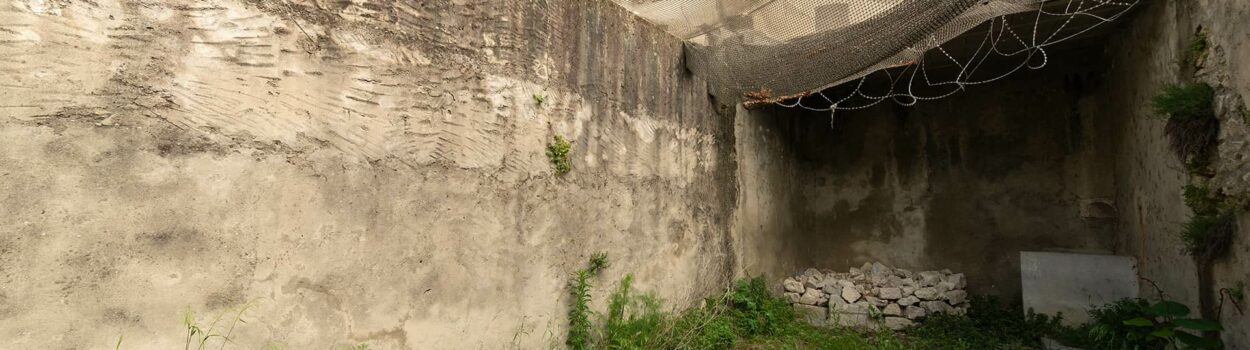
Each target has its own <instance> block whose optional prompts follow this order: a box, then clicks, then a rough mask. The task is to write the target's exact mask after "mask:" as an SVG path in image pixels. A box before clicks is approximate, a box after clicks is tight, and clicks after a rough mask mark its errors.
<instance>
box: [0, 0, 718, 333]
mask: <svg viewBox="0 0 1250 350" xmlns="http://www.w3.org/2000/svg"><path fill="white" fill-rule="evenodd" d="M680 52H681V48H680V43H679V42H677V41H675V40H673V39H671V38H669V37H668V36H666V35H665V34H663V33H662V32H661V31H659V30H657V29H655V28H652V27H650V26H649V25H646V24H644V23H642V22H640V21H639V20H637V19H635V18H634V17H632V16H631V15H629V14H628V13H626V12H625V11H623V10H621V9H619V8H617V7H616V6H615V5H613V4H611V3H609V2H607V1H589V2H583V1H578V2H560V1H556V2H550V3H547V2H531V1H471V0H456V1H423V2H409V1H401V2H391V1H386V2H381V1H378V2H375V1H354V2H337V1H264V2H260V1H257V2H248V3H242V2H238V1H231V0H215V1H177V0H175V1H162V2H150V1H137V0H102V1H42V0H25V1H6V2H4V3H0V137H3V139H4V140H5V142H3V143H0V179H2V180H0V232H3V235H0V337H3V338H4V339H5V342H6V345H5V346H11V347H15V348H49V347H51V348H97V347H105V346H109V347H111V345H112V344H113V343H114V342H115V341H116V339H117V337H118V336H123V335H124V336H125V343H124V346H123V348H126V349H168V348H173V347H177V346H180V344H181V343H182V336H183V333H182V332H183V331H184V330H183V329H182V328H181V327H182V326H181V325H180V320H181V312H182V311H183V310H185V309H191V310H195V311H197V312H198V315H199V321H200V322H201V323H204V324H207V323H208V322H209V321H210V320H211V318H212V317H213V316H216V315H218V314H221V313H223V312H225V311H226V310H228V309H229V308H231V307H236V306H238V305H242V304H245V303H248V302H251V303H252V305H253V307H252V309H250V311H249V312H248V313H247V314H248V315H249V316H248V317H247V320H248V323H247V325H246V326H243V327H240V328H239V329H237V330H236V334H235V335H236V343H237V344H242V345H244V346H246V347H248V348H252V347H258V346H262V345H264V344H266V343H273V344H278V345H282V346H285V347H286V348H292V349H296V348H313V347H316V348H323V347H328V346H333V345H336V344H340V345H346V344H356V343H366V344H369V345H371V346H372V348H375V349H404V348H409V349H432V348H442V349H452V348H500V347H508V346H515V347H519V348H542V347H546V346H549V345H552V344H558V343H559V342H560V341H561V338H562V335H563V327H564V317H563V314H564V307H563V305H564V303H565V302H566V301H565V295H566V294H567V293H566V292H565V291H564V288H565V284H564V283H565V281H566V278H567V277H568V274H569V273H570V272H572V271H574V270H575V269H577V268H579V267H580V266H581V265H582V264H583V263H584V262H585V259H586V258H587V257H588V256H589V255H590V254H591V253H592V252H596V251H606V252H607V253H608V254H609V256H610V257H611V259H612V260H613V267H612V268H610V269H608V271H607V272H606V274H605V276H604V277H603V278H602V280H599V281H595V282H596V286H597V288H596V290H595V294H596V295H603V294H604V292H603V291H604V290H606V289H607V288H608V287H610V286H611V285H610V284H611V282H612V281H614V280H616V279H619V278H620V277H621V276H623V275H624V274H626V273H634V274H635V275H636V276H637V280H638V287H640V288H641V289H644V290H656V291H659V292H660V296H661V297H662V298H664V299H666V301H667V302H668V304H667V305H670V306H675V307H681V306H686V305H690V304H691V303H692V302H694V301H696V300H698V299H699V298H701V297H703V296H706V295H708V294H710V293H713V292H715V291H716V290H718V289H720V288H722V287H723V286H724V285H725V284H726V283H728V280H729V278H730V277H731V274H732V269H733V267H732V263H733V262H732V259H731V258H730V252H729V250H728V249H729V248H728V247H729V244H730V242H729V241H728V240H727V239H728V238H727V237H728V231H729V228H730V226H729V222H730V219H729V217H730V214H731V213H730V208H731V207H732V205H733V203H734V199H733V197H734V195H735V191H736V188H734V187H733V185H732V177H733V176H734V175H733V174H734V171H733V170H732V169H733V168H732V167H733V164H734V161H733V160H732V159H729V158H730V157H731V156H730V155H731V154H732V147H733V141H732V138H733V130H732V125H731V124H729V123H730V122H729V121H728V119H725V118H722V117H720V116H719V115H718V114H717V113H716V111H715V110H714V109H713V107H712V105H711V103H710V102H709V100H708V99H707V97H706V90H705V89H704V86H703V83H702V82H701V81H700V80H698V79H694V78H692V77H691V76H689V75H688V73H686V72H685V71H684V70H682V69H681V65H680V60H681V58H680ZM533 95H544V96H546V99H545V100H546V102H545V103H543V104H542V105H541V106H538V105H537V104H536V103H535V102H534V100H533V97H532V96H533ZM554 135H564V136H566V137H568V138H570V139H571V140H573V142H574V152H573V166H574V171H573V173H571V174H569V175H568V176H567V177H565V178H556V177H553V176H552V174H551V170H550V165H549V164H548V163H547V159H546V158H545V156H544V155H543V148H544V146H545V144H546V142H547V140H550V139H551V137H552V136H554ZM661 286H681V288H660V287H661Z"/></svg>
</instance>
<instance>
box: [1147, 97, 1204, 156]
mask: <svg viewBox="0 0 1250 350" xmlns="http://www.w3.org/2000/svg"><path fill="white" fill-rule="evenodd" d="M1214 95H1215V91H1214V90H1213V89H1212V88H1211V86H1210V85H1207V84H1206V83H1191V84H1184V85H1169V86H1167V87H1165V88H1164V89H1163V91H1161V92H1160V93H1159V94H1158V95H1156V96H1155V97H1154V99H1153V101H1152V106H1153V107H1154V110H1155V113H1158V114H1160V115H1166V116H1167V118H1168V122H1167V126H1166V127H1165V129H1164V132H1165V133H1166V134H1167V137H1168V143H1169V146H1170V148H1171V150H1172V153H1174V154H1175V155H1176V156H1177V157H1178V158H1180V159H1181V161H1184V162H1191V161H1196V162H1200V163H1203V162H1205V160H1206V158H1209V157H1210V155H1211V153H1210V151H1211V150H1212V149H1213V148H1214V146H1215V144H1216V142H1217V141H1218V137H1219V131H1220V122H1219V120H1218V119H1216V118H1215V112H1214V109H1213V108H1212V100H1213V99H1214Z"/></svg>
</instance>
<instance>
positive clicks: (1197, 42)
mask: <svg viewBox="0 0 1250 350" xmlns="http://www.w3.org/2000/svg"><path fill="white" fill-rule="evenodd" d="M1209 45H1210V44H1209V43H1208V42H1207V33H1206V32H1204V31H1202V28H1198V32H1197V33H1194V37H1193V39H1190V41H1189V47H1188V48H1187V49H1188V52H1186V53H1185V54H1186V55H1185V62H1186V63H1191V64H1193V65H1194V67H1202V64H1203V62H1205V61H1206V58H1207V47H1208V46H1209Z"/></svg>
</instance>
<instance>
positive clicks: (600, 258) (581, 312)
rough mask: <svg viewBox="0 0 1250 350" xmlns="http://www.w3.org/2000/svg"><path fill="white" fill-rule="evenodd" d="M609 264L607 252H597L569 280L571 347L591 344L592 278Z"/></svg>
mask: <svg viewBox="0 0 1250 350" xmlns="http://www.w3.org/2000/svg"><path fill="white" fill-rule="evenodd" d="M607 265H608V257H607V254H603V253H596V254H594V255H592V256H591V258H590V262H589V263H588V264H587V266H586V268H583V269H580V270H577V272H576V273H575V274H574V275H573V280H572V281H570V282H569V297H570V299H569V300H570V305H569V331H568V338H566V339H565V344H566V345H568V346H569V349H574V350H584V349H589V348H590V346H591V340H592V339H591V334H590V331H591V323H590V316H591V311H590V287H591V285H590V278H591V277H594V276H598V275H599V273H600V272H602V271H603V269H604V268H605V267H607Z"/></svg>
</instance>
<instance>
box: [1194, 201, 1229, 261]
mask: <svg viewBox="0 0 1250 350" xmlns="http://www.w3.org/2000/svg"><path fill="white" fill-rule="evenodd" d="M1236 231H1237V221H1236V216H1235V215H1234V214H1233V213H1232V212H1231V211H1224V212H1220V213H1215V214H1210V213H1208V214H1197V215H1194V216H1192V217H1190V218H1189V221H1186V222H1185V224H1184V225H1182V227H1181V233H1180V236H1181V241H1182V242H1183V243H1184V244H1185V253H1186V254H1188V255H1189V256H1191V257H1193V258H1194V259H1197V260H1198V261H1211V260H1212V259H1215V258H1218V257H1221V256H1224V254H1225V253H1227V252H1228V246H1229V245H1230V244H1231V243H1232V237H1233V234H1234V233H1236Z"/></svg>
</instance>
